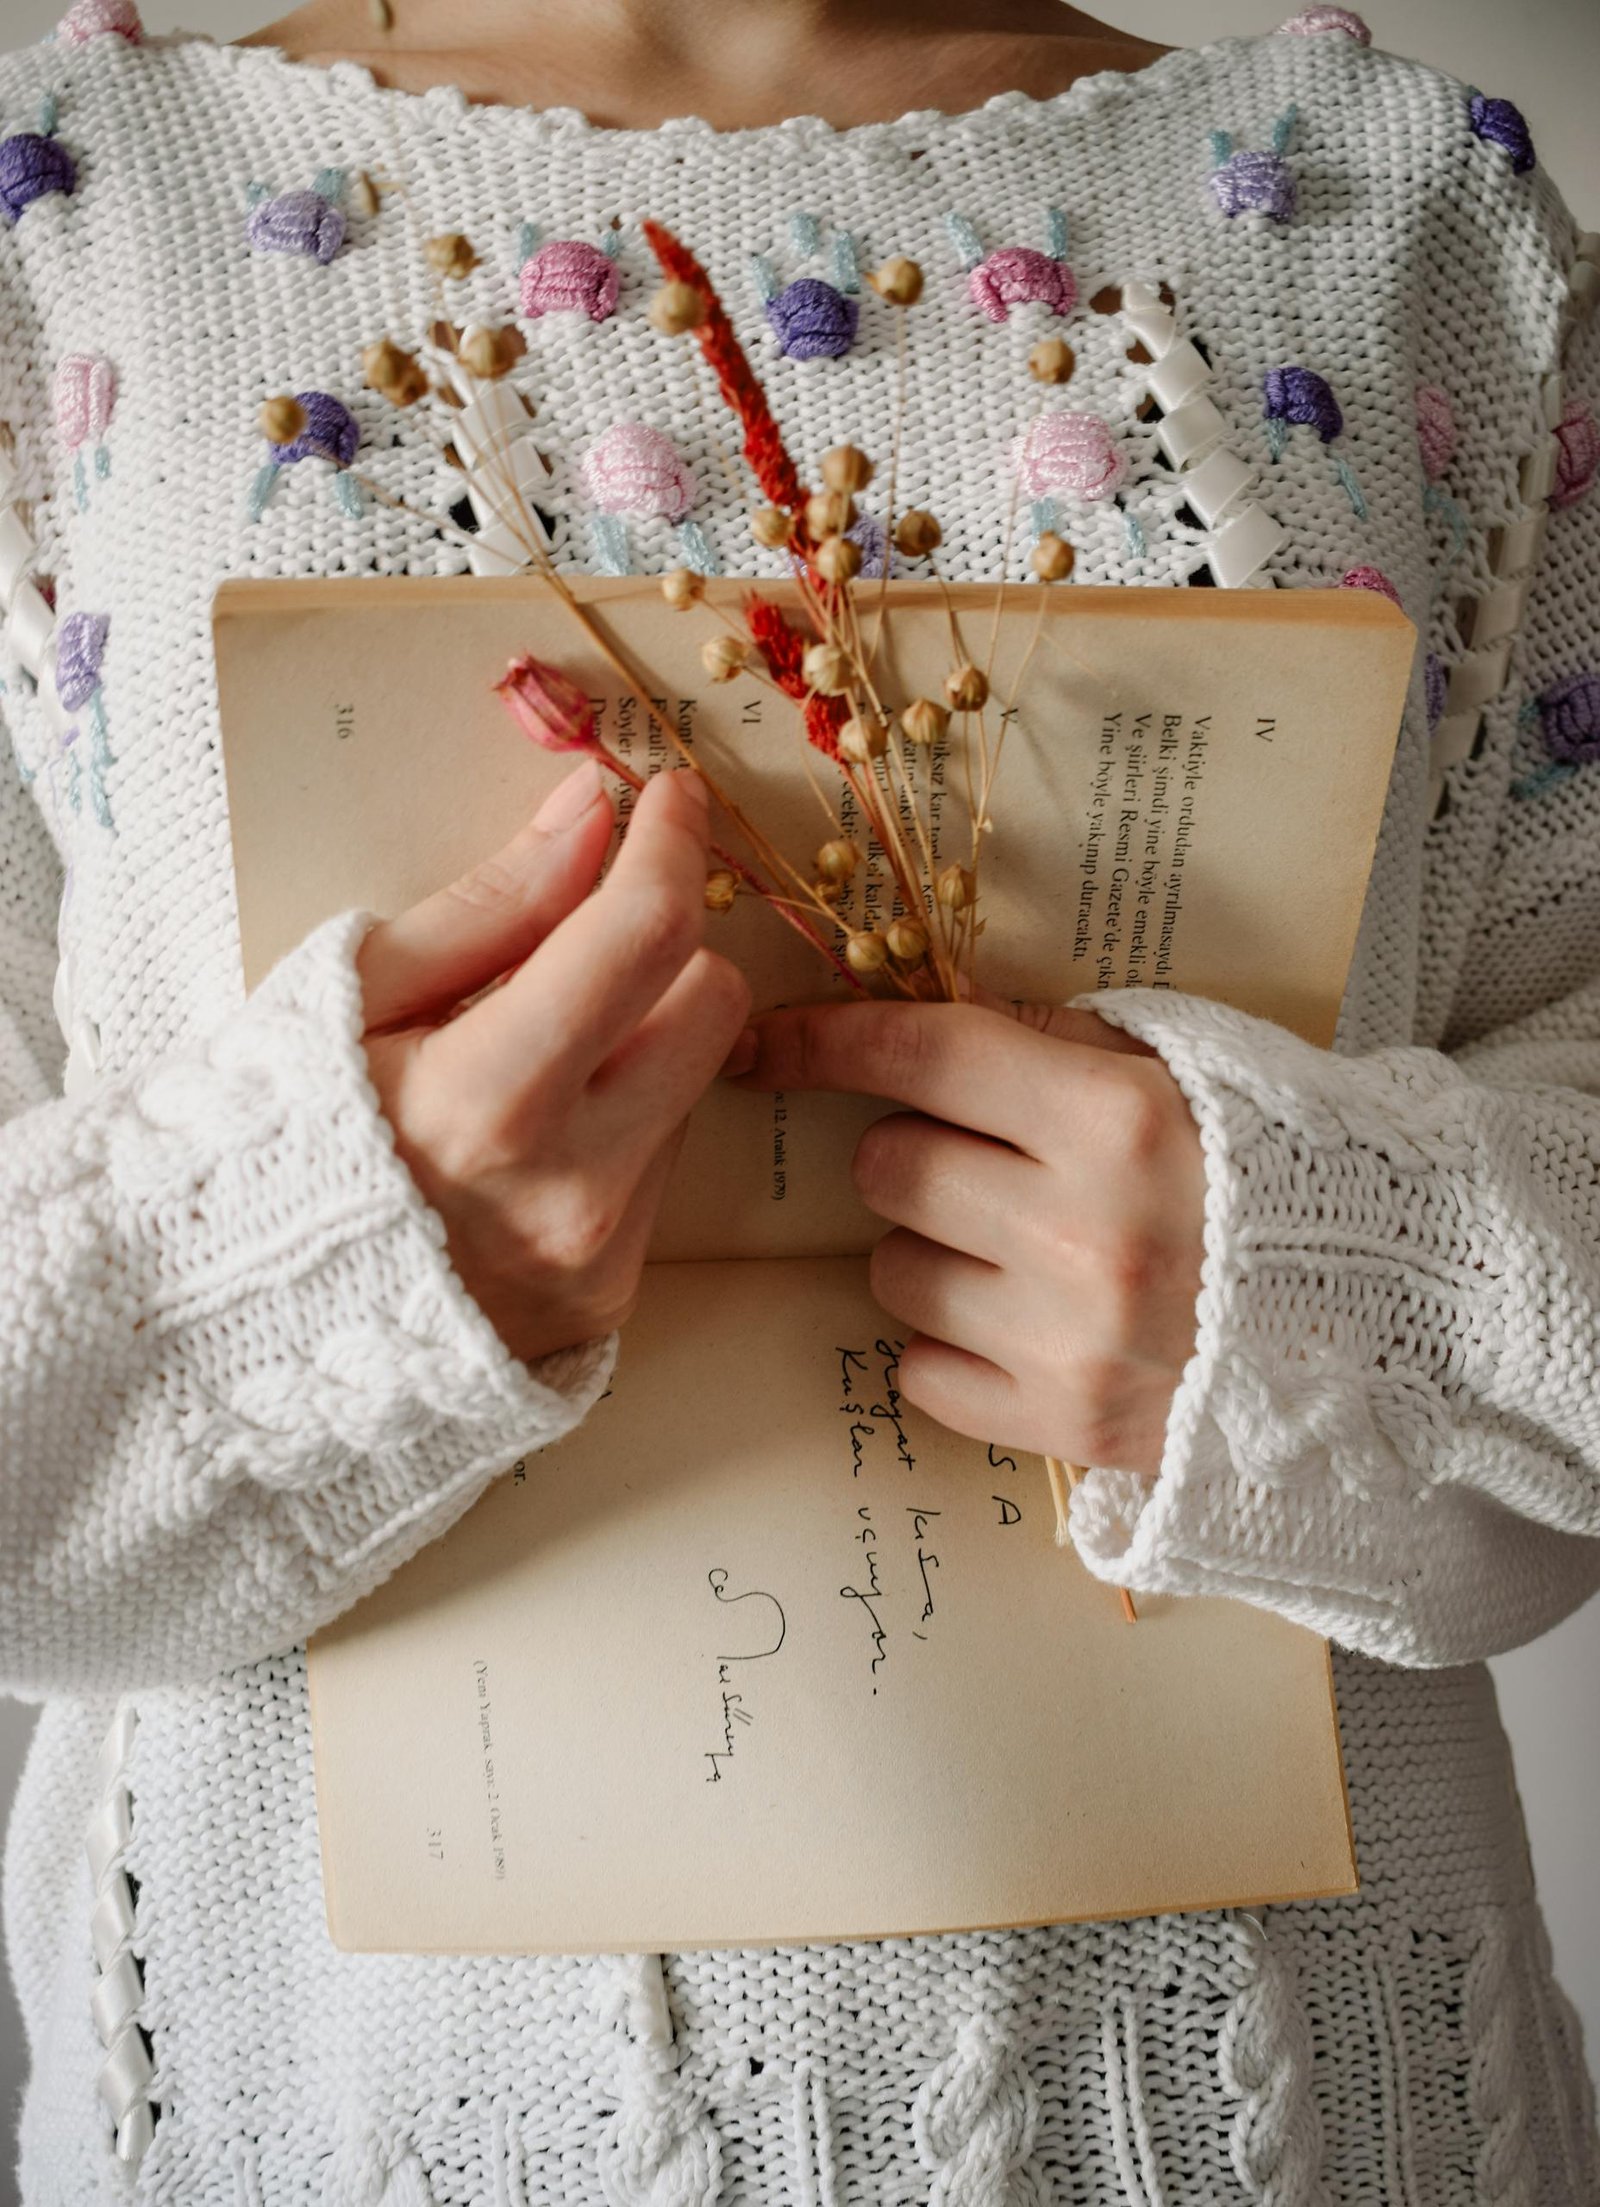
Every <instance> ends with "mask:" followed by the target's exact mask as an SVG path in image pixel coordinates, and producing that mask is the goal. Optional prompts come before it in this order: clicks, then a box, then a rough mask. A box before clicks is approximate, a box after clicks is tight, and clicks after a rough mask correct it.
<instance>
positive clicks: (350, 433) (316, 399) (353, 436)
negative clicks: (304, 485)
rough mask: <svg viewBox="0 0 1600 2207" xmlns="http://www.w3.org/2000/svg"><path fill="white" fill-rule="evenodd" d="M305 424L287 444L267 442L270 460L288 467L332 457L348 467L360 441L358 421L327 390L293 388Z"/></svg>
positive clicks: (280, 465) (347, 408)
mask: <svg viewBox="0 0 1600 2207" xmlns="http://www.w3.org/2000/svg"><path fill="white" fill-rule="evenodd" d="M295 397H296V399H297V400H298V401H299V403H300V405H301V406H302V407H303V408H304V410H305V417H306V425H305V427H304V429H302V430H301V431H300V434H299V435H298V436H297V437H293V438H291V439H290V441H289V442H288V443H287V444H273V445H269V447H268V449H269V450H270V452H271V454H272V458H273V463H274V464H275V465H276V466H278V467H292V466H293V465H294V463H295V462H296V461H297V460H313V459H315V460H332V461H334V462H335V463H336V464H337V465H338V466H339V467H348V466H349V465H350V463H351V461H352V460H353V459H354V458H355V456H356V452H357V449H358V447H359V446H360V443H361V424H360V423H359V422H358V421H357V420H356V417H355V416H354V414H352V413H351V411H350V409H349V407H348V406H346V405H345V404H344V403H343V401H342V400H340V399H336V398H335V397H334V396H333V394H332V392H331V391H296V393H295Z"/></svg>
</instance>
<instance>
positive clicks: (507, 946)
mask: <svg viewBox="0 0 1600 2207" xmlns="http://www.w3.org/2000/svg"><path fill="white" fill-rule="evenodd" d="M611 828H612V812H611V803H610V799H609V798H608V796H607V795H606V791H605V788H604V786H603V783H602V780H601V775H600V769H599V767H598V766H597V765H596V764H595V762H594V761H593V760H592V759H585V760H584V762H583V764H582V765H581V766H579V767H577V768H575V769H574V771H573V772H572V773H570V774H569V775H567V777H566V779H565V780H564V781H561V782H558V783H557V784H556V787H555V788H554V789H553V790H552V791H551V793H550V795H549V796H548V797H547V798H546V799H545V801H544V803H543V804H542V805H541V806H540V807H539V810H538V811H537V812H536V813H535V814H534V816H533V818H532V819H531V820H530V821H529V822H528V824H527V825H526V826H525V827H524V828H522V829H520V830H519V831H518V833H517V834H516V835H514V836H513V837H512V839H511V841H510V842H509V843H507V844H505V845H503V846H502V848H501V849H500V850H498V851H496V852H494V853H493V855H492V856H491V857H489V858H486V859H484V860H483V862H482V863H481V864H480V865H477V866H474V867H472V868H470V869H469V871H468V872H466V873H464V874H463V875H461V877H460V879H459V880H457V881H453V882H451V883H450V885H449V887H448V888H444V889H439V890H436V891H435V892H434V894H433V895H432V896H430V897H424V898H423V899H422V900H421V901H420V902H419V903H417V904H413V905H411V906H409V907H408V908H407V909H406V910H405V911H404V912H402V913H400V914H399V915H398V916H397V917H396V918H394V919H392V920H381V921H380V922H379V923H378V925H377V926H376V927H374V928H371V929H370V930H369V931H368V933H367V936H366V939H365V941H364V942H363V943H362V945H361V948H360V951H359V952H358V954H357V959H356V964H357V969H358V971H359V972H360V975H361V986H362V1000H363V1004H364V1007H365V1011H366V1020H367V1030H368V1032H369V1033H371V1032H372V1031H373V1030H374V1029H377V1028H384V1027H396V1026H402V1025H416V1024H420V1023H422V1022H425V1021H427V1020H430V1019H437V1018H438V1017H439V1016H441V1015H442V1014H443V1013H445V1012H448V1011H450V1010H452V1009H453V1008H454V1007H455V1006H456V1005H457V1004H459V1003H461V1002H462V1001H463V1000H464V999H465V998H467V997H470V996H474V995H476V994H477V993H478V991H479V990H480V989H483V988H487V987H488V985H489V983H490V982H491V981H496V980H498V979H499V978H500V976H501V975H502V974H504V973H506V972H508V971H509V970H510V969H511V968H512V967H513V966H518V965H520V964H521V963H522V961H523V959H524V958H527V957H529V956H530V955H531V954H532V953H533V952H534V951H535V950H537V948H538V947H539V945H540V943H542V942H543V941H544V939H545V937H546V936H547V935H548V934H549V933H550V932H551V930H552V929H553V928H555V927H556V926H558V925H559V923H560V922H561V921H562V920H564V919H565V918H566V916H567V914H568V913H569V912H571V911H573V910H574V909H575V908H576V907H577V906H578V905H579V904H581V903H582V901H583V899H584V898H585V897H586V896H587V895H588V894H589V892H590V890H591V889H592V888H593V887H594V885H595V882H596V880H597V879H598V878H599V873H600V868H601V866H602V864H603V863H604V861H605V855H606V849H607V846H608V845H609V843H610V840H611Z"/></svg>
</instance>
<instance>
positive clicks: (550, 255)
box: [519, 238, 620, 322]
mask: <svg viewBox="0 0 1600 2207" xmlns="http://www.w3.org/2000/svg"><path fill="white" fill-rule="evenodd" d="M619 289H620V278H619V276H618V272H617V264H616V262H615V261H614V260H613V259H612V258H611V256H610V254H609V253H605V252H602V251H601V249H600V247H599V246H598V245H590V244H589V243H588V242H587V240H586V239H584V238H551V239H550V240H549V241H548V242H547V243H546V244H544V245H541V246H540V247H539V249H538V251H537V252H536V253H533V254H532V255H530V257H529V258H528V259H526V260H525V261H524V262H523V264H522V274H521V276H520V278H519V290H520V293H521V300H522V311H523V313H524V314H525V315H526V316H527V317H528V319H529V321H537V319H538V318H539V316H540V315H542V314H586V315H587V316H588V317H589V320H590V321H591V322H604V321H605V320H606V319H607V318H608V317H609V316H610V315H613V314H615V312H616V311H617V293H618V290H619Z"/></svg>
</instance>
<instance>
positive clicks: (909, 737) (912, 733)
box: [900, 697, 950, 746]
mask: <svg viewBox="0 0 1600 2207" xmlns="http://www.w3.org/2000/svg"><path fill="white" fill-rule="evenodd" d="M949 725H950V715H949V714H948V713H947V712H946V710H945V708H944V707H943V706H942V705H936V704H935V703H934V701H933V699H932V698H931V697H914V698H913V699H912V700H911V703H910V704H909V705H908V706H907V707H906V709H905V711H904V712H903V713H902V714H901V715H900V726H901V729H902V730H903V731H904V734H905V739H906V741H907V743H914V744H917V745H919V746H926V745H928V744H934V743H937V742H938V741H939V739H940V738H941V737H942V736H943V734H944V732H945V730H946V729H947V728H948V727H949Z"/></svg>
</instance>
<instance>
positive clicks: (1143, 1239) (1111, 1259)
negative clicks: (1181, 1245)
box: [1096, 1226, 1172, 1341]
mask: <svg viewBox="0 0 1600 2207" xmlns="http://www.w3.org/2000/svg"><path fill="white" fill-rule="evenodd" d="M1171 1268H1172V1253H1171V1251H1170V1250H1169V1249H1168V1248H1167V1246H1166V1244H1165V1243H1164V1241H1163V1240H1162V1238H1161V1236H1160V1235H1159V1234H1157V1233H1155V1232H1153V1231H1152V1230H1150V1229H1148V1228H1144V1227H1138V1226H1126V1227H1124V1228H1122V1229H1121V1230H1120V1231H1119V1232H1118V1233H1117V1234H1116V1235H1115V1236H1114V1237H1113V1238H1112V1240H1111V1241H1110V1242H1108V1243H1107V1244H1106V1246H1105V1247H1104V1248H1102V1249H1101V1250H1099V1251H1098V1252H1097V1254H1096V1270H1097V1272H1098V1275H1099V1278H1098V1282H1097V1300H1098V1302H1099V1305H1100V1309H1101V1312H1102V1316H1103V1320H1104V1322H1105V1323H1106V1325H1107V1329H1108V1331H1109V1332H1110V1333H1111V1335H1112V1337H1113V1339H1115V1340H1118V1341H1128V1340H1132V1339H1133V1338H1134V1337H1135V1336H1136V1335H1138V1334H1139V1333H1141V1332H1144V1331H1147V1330H1148V1328H1149V1326H1150V1322H1151V1314H1152V1310H1153V1308H1154V1306H1155V1304H1156V1302H1157V1300H1158V1298H1159V1297H1160V1294H1161V1291H1162V1288H1163V1286H1164V1284H1165V1282H1166V1280H1167V1278H1168V1276H1169V1274H1170V1272H1171Z"/></svg>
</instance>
